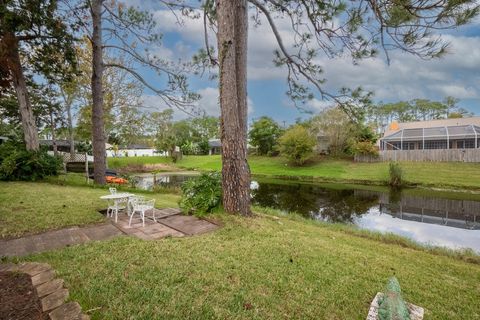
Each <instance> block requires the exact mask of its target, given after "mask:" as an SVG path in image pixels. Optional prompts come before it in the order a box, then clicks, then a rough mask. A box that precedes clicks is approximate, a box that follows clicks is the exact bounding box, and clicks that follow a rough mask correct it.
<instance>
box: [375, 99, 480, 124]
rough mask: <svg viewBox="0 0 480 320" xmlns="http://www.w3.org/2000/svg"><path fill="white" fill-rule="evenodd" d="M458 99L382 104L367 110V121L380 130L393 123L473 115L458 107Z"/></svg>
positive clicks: (418, 100)
mask: <svg viewBox="0 0 480 320" xmlns="http://www.w3.org/2000/svg"><path fill="white" fill-rule="evenodd" d="M457 103H458V99H455V98H453V97H446V98H445V99H444V100H443V101H432V100H427V99H414V100H411V101H399V102H393V103H380V104H377V105H372V106H371V107H370V108H368V109H367V112H366V120H367V122H370V123H372V124H374V125H376V126H377V127H378V128H385V127H386V126H388V125H389V124H390V123H392V122H393V121H398V122H410V121H425V120H433V119H447V118H463V117H470V116H472V115H473V114H472V113H471V112H469V111H468V110H466V109H464V108H461V107H459V106H458V105H457Z"/></svg>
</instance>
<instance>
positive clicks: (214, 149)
mask: <svg viewBox="0 0 480 320" xmlns="http://www.w3.org/2000/svg"><path fill="white" fill-rule="evenodd" d="M208 146H209V147H210V150H209V151H208V154H209V155H212V154H221V153H222V142H221V141H220V139H209V140H208Z"/></svg>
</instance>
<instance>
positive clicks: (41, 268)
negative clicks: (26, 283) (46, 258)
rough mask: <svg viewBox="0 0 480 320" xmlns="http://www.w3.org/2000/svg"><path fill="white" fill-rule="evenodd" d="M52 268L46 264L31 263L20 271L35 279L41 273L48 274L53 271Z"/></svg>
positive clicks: (20, 268)
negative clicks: (47, 272)
mask: <svg viewBox="0 0 480 320" xmlns="http://www.w3.org/2000/svg"><path fill="white" fill-rule="evenodd" d="M51 269H52V268H51V267H50V266H49V265H48V264H46V263H39V262H30V263H27V264H25V265H24V266H22V267H19V268H18V270H19V271H21V272H24V273H26V274H28V275H29V276H31V277H33V276H36V275H38V274H40V273H43V272H46V271H48V270H51Z"/></svg>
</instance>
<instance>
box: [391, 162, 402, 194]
mask: <svg viewBox="0 0 480 320" xmlns="http://www.w3.org/2000/svg"><path fill="white" fill-rule="evenodd" d="M389 174H390V181H389V184H390V186H391V187H394V188H399V187H401V186H402V185H403V170H402V167H400V164H399V163H397V162H390V164H389Z"/></svg>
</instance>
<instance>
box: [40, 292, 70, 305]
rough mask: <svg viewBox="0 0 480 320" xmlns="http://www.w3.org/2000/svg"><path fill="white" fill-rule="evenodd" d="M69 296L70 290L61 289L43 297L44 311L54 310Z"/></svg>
mask: <svg viewBox="0 0 480 320" xmlns="http://www.w3.org/2000/svg"><path fill="white" fill-rule="evenodd" d="M67 298H68V290H67V289H63V288H62V289H60V290H57V291H55V292H53V293H51V294H49V295H48V296H46V297H44V298H42V309H43V311H49V310H53V309H55V308H57V307H59V306H61V305H62V304H63V303H64V302H65V300H66V299H67Z"/></svg>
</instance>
